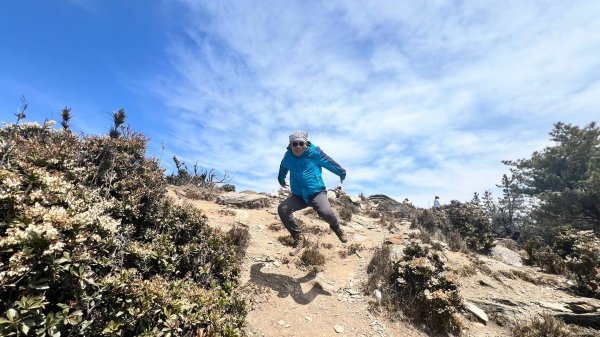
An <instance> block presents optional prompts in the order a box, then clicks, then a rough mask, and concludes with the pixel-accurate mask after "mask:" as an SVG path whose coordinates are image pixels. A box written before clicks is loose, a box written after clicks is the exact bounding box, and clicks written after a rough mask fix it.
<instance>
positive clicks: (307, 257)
mask: <svg viewBox="0 0 600 337" xmlns="http://www.w3.org/2000/svg"><path fill="white" fill-rule="evenodd" d="M300 261H302V264H303V265H304V266H306V267H320V266H323V265H325V255H323V254H322V253H321V252H320V251H319V245H318V244H312V243H309V245H308V248H306V249H304V251H302V254H301V255H300Z"/></svg>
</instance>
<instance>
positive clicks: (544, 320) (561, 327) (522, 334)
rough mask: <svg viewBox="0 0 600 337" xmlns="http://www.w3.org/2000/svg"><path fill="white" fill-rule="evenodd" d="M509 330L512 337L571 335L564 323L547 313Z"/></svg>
mask: <svg viewBox="0 0 600 337" xmlns="http://www.w3.org/2000/svg"><path fill="white" fill-rule="evenodd" d="M511 330H512V331H511V333H512V336H513V337H570V336H572V335H573V334H572V332H571V330H570V328H569V326H568V325H567V324H566V323H565V322H563V321H562V320H560V319H558V318H555V317H554V316H552V315H551V314H550V313H547V312H545V313H543V314H541V315H540V316H536V317H533V318H532V319H531V320H530V321H529V322H527V323H520V324H516V325H515V326H514V327H513V328H512V329H511Z"/></svg>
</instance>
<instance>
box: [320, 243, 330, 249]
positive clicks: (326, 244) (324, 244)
mask: <svg viewBox="0 0 600 337" xmlns="http://www.w3.org/2000/svg"><path fill="white" fill-rule="evenodd" d="M321 247H323V248H325V249H331V248H333V243H329V242H323V243H322V244H321Z"/></svg>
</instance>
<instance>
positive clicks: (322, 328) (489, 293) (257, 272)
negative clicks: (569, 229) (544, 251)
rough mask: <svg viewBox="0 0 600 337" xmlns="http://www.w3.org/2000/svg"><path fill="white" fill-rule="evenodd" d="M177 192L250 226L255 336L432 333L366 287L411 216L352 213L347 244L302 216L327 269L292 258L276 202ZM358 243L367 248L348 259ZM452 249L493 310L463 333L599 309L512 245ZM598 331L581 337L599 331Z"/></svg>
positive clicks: (471, 285) (476, 293) (246, 271)
mask: <svg viewBox="0 0 600 337" xmlns="http://www.w3.org/2000/svg"><path fill="white" fill-rule="evenodd" d="M173 195H174V197H175V198H176V199H179V200H180V201H181V202H184V201H185V202H190V203H192V204H193V205H194V206H195V207H197V208H199V209H201V210H202V211H203V212H204V213H205V214H206V216H207V218H208V221H209V224H210V225H211V226H213V227H215V228H220V229H221V230H223V231H227V230H229V229H230V228H232V227H233V226H234V225H236V226H244V227H247V228H248V230H249V233H250V245H249V247H248V250H247V252H246V257H245V259H244V262H243V267H242V284H243V285H242V292H243V294H244V296H245V297H246V298H247V299H248V300H249V302H250V312H249V314H248V317H247V324H248V325H247V327H246V333H247V334H248V335H249V336H297V337H300V336H340V337H341V336H348V337H351V336H352V337H353V336H399V337H400V336H407V337H413V336H414V337H417V336H428V335H427V334H426V333H424V332H422V331H420V330H419V329H417V327H414V326H412V325H411V324H410V323H407V322H403V321H390V320H389V319H387V317H386V315H385V314H383V313H380V312H379V310H378V307H377V305H376V302H375V299H374V297H373V296H371V295H369V294H364V293H363V291H362V285H363V284H364V282H365V281H366V280H367V274H366V269H367V265H368V263H369V261H370V258H371V257H372V254H373V250H374V249H375V248H377V247H380V246H381V244H382V243H383V242H384V241H388V242H389V241H392V242H394V245H393V247H394V251H396V252H399V251H401V250H402V248H403V243H404V242H405V241H406V240H407V239H408V234H407V232H409V231H410V230H409V224H408V222H401V223H398V224H397V225H395V226H394V227H393V228H392V229H391V230H389V229H387V228H385V227H382V226H381V225H380V224H379V222H378V221H379V220H378V219H373V218H370V217H367V216H366V215H365V214H364V213H361V214H355V215H353V217H352V220H351V221H348V222H347V225H346V226H345V227H344V230H345V231H346V232H347V234H349V238H350V241H349V242H348V243H346V244H342V243H340V242H339V241H338V239H337V237H336V236H335V235H334V234H333V233H332V232H331V231H330V230H329V228H328V226H327V224H326V223H325V222H324V221H322V220H320V219H319V218H318V217H317V215H316V214H314V212H312V211H311V210H308V209H307V210H303V211H300V212H297V213H296V214H297V218H298V219H299V221H300V223H301V226H302V227H303V228H304V230H305V232H310V233H311V234H309V240H310V241H312V242H316V243H318V245H319V247H320V252H321V253H322V254H324V255H325V257H326V262H325V266H324V267H323V268H322V269H321V270H320V271H318V272H313V271H311V270H310V269H307V268H306V267H304V266H302V264H301V262H300V260H299V257H290V256H289V254H288V253H289V251H290V250H291V248H290V247H289V246H286V245H285V244H284V241H285V240H283V239H285V238H287V237H288V236H289V234H288V233H287V231H286V230H285V229H284V228H283V226H282V225H281V223H280V221H279V218H278V217H277V214H276V207H277V206H276V205H277V200H271V201H269V202H268V203H265V204H264V205H262V206H261V207H259V208H255V209H245V208H237V207H235V206H233V205H231V204H218V203H216V202H214V201H202V200H187V199H184V198H181V196H177V194H176V193H173ZM253 202H255V201H253ZM259 204H260V203H259ZM259 204H255V206H256V205H259ZM351 244H354V245H355V246H360V248H361V249H363V250H362V251H359V252H358V253H352V254H349V255H348V248H349V245H351ZM445 255H446V256H447V264H448V266H449V267H450V268H452V269H454V270H456V271H457V272H459V273H460V274H461V282H460V283H461V295H462V296H463V297H464V299H465V300H466V301H468V302H470V303H472V304H474V305H475V306H476V307H478V308H479V309H483V310H484V311H485V312H487V315H485V316H486V320H482V319H481V318H477V317H475V315H473V314H465V315H464V320H463V321H464V327H465V328H464V330H463V336H467V337H484V336H485V337H501V336H509V335H510V332H509V325H510V321H514V319H527V318H528V317H532V316H534V315H536V314H537V313H540V312H544V311H549V312H554V313H560V312H564V313H568V312H571V313H572V312H573V311H572V310H571V309H570V308H569V305H570V304H569V303H579V302H584V303H587V305H588V307H590V306H591V309H590V310H592V311H594V310H597V308H600V302H599V301H596V300H590V299H585V300H584V301H582V299H581V298H578V297H576V296H573V295H572V294H569V293H567V292H565V291H564V286H565V285H566V279H564V278H562V277H559V276H552V275H547V274H543V273H540V272H539V271H538V270H536V269H534V268H529V267H524V266H522V265H521V264H520V258H519V256H518V254H516V253H514V252H511V251H509V250H508V249H506V248H503V247H501V248H499V249H498V250H497V251H496V253H495V256H481V255H477V254H463V253H455V252H450V251H447V250H446V251H445ZM595 332H597V331H595V330H589V332H588V334H582V335H581V336H600V334H595Z"/></svg>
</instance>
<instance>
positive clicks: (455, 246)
mask: <svg viewBox="0 0 600 337" xmlns="http://www.w3.org/2000/svg"><path fill="white" fill-rule="evenodd" d="M446 240H448V241H447V242H448V248H450V250H451V251H453V252H462V253H467V252H468V251H469V249H468V248H467V244H466V243H465V242H464V241H463V239H462V238H461V237H460V234H459V233H458V232H450V233H448V235H446Z"/></svg>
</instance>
